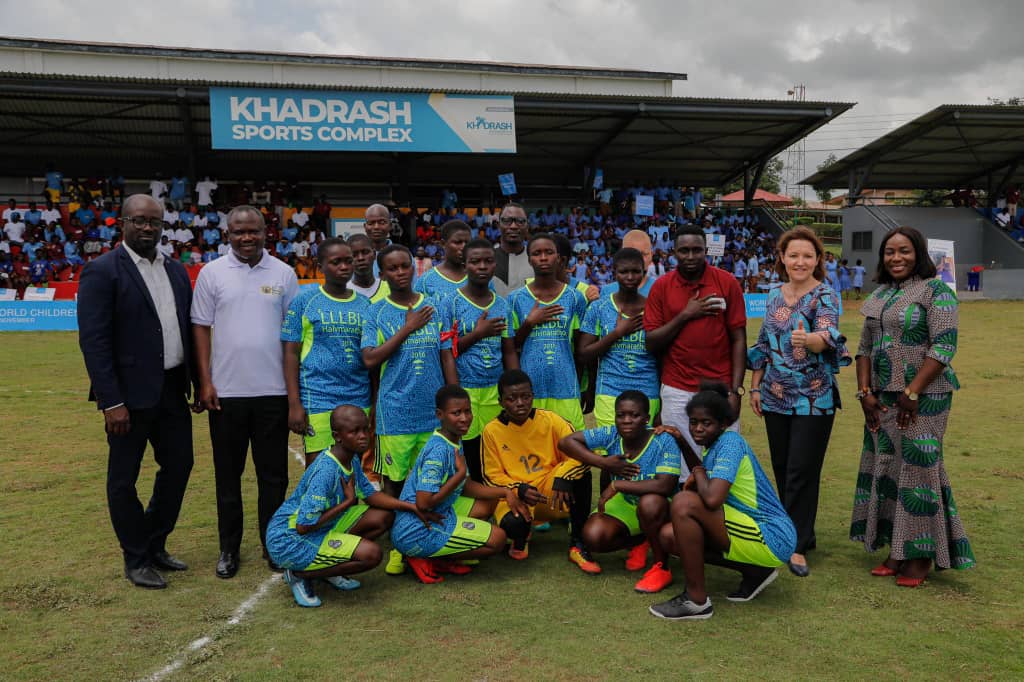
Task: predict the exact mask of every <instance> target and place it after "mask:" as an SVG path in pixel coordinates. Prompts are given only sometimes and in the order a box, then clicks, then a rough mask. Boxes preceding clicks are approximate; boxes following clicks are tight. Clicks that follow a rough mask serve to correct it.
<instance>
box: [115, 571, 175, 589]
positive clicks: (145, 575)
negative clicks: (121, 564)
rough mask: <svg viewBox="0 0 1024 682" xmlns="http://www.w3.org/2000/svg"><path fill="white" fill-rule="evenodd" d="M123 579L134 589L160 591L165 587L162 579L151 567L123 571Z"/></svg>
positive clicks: (165, 583) (165, 584)
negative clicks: (126, 579) (128, 581)
mask: <svg viewBox="0 0 1024 682" xmlns="http://www.w3.org/2000/svg"><path fill="white" fill-rule="evenodd" d="M124 577H125V578H128V580H130V581H131V583H132V585H135V586H136V587H145V588H146V589H147V590H162V589H164V588H165V587H167V582H166V581H165V580H164V577H163V576H162V575H160V574H159V573H157V570H156V569H155V568H153V567H152V566H143V567H142V568H126V569H124Z"/></svg>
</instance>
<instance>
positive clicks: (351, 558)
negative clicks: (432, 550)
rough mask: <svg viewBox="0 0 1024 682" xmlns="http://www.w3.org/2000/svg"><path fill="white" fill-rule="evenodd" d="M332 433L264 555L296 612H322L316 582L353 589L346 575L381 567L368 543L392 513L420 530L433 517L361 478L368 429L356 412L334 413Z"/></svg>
mask: <svg viewBox="0 0 1024 682" xmlns="http://www.w3.org/2000/svg"><path fill="white" fill-rule="evenodd" d="M331 432H332V437H333V438H334V441H335V444H334V445H333V446H332V447H331V448H329V449H326V450H324V451H323V452H322V453H320V455H319V456H318V457H317V458H316V459H314V460H313V462H312V464H310V466H309V468H308V469H306V473H305V474H303V476H302V480H300V481H299V485H298V486H297V487H296V488H295V491H294V492H293V493H292V494H291V496H290V497H289V498H288V499H287V500H285V502H284V504H282V505H281V508H280V509H278V510H277V512H276V513H275V514H274V516H273V517H272V518H271V519H270V523H269V525H268V527H267V551H268V552H269V554H270V558H271V559H272V560H273V561H274V562H275V563H277V564H278V565H279V566H281V567H282V568H284V569H285V572H284V579H285V581H286V582H287V583H288V584H289V585H290V586H291V588H292V595H293V596H294V597H295V603H296V604H298V605H299V606H309V607H312V606H320V598H319V597H317V596H316V592H315V590H314V588H313V580H315V579H317V578H319V579H323V580H325V581H327V582H328V583H330V584H331V585H332V586H334V587H335V588H337V589H339V590H354V589H356V588H358V587H359V582H358V581H356V580H352V579H350V578H347V577H346V576H349V575H353V574H355V573H363V572H364V571H369V570H370V569H372V568H374V567H375V566H377V564H379V563H380V561H381V557H382V552H381V548H380V546H379V545H377V543H375V542H373V539H374V538H376V537H379V536H380V535H383V534H384V533H385V532H387V530H388V528H390V527H391V523H392V521H393V520H394V512H395V511H397V510H404V511H405V512H408V513H409V514H410V515H412V516H413V518H415V519H416V520H417V522H418V523H419V524H420V525H425V524H426V523H428V522H430V521H433V520H437V518H438V517H436V516H435V515H433V514H431V513H429V512H426V511H423V512H421V511H420V510H419V509H417V508H416V506H415V505H412V504H409V503H408V502H402V501H399V500H396V499H395V498H394V497H391V496H390V495H387V494H385V493H382V492H380V491H378V490H377V489H376V488H375V487H374V486H373V484H372V483H370V481H369V480H368V479H367V478H366V475H365V474H364V473H363V470H362V466H361V465H360V462H359V455H358V453H360V452H363V451H364V450H366V446H367V444H368V442H369V439H370V428H369V422H368V421H367V418H366V414H365V413H364V412H363V410H362V409H361V408H359V407H356V406H355V405H341V406H339V407H338V408H336V409H335V410H334V411H333V412H332V413H331Z"/></svg>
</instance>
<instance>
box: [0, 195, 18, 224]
mask: <svg viewBox="0 0 1024 682" xmlns="http://www.w3.org/2000/svg"><path fill="white" fill-rule="evenodd" d="M14 213H17V214H18V215H21V211H19V210H18V202H17V201H16V200H15V199H14V197H11V198H10V199H8V200H7V208H5V209H4V211H3V213H0V218H3V222H4V224H5V225H6V224H7V223H9V222H11V215H12V214H14Z"/></svg>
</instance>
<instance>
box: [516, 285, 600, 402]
mask: <svg viewBox="0 0 1024 682" xmlns="http://www.w3.org/2000/svg"><path fill="white" fill-rule="evenodd" d="M537 303H540V304H541V305H542V306H551V305H560V306H562V308H563V312H562V314H561V315H559V316H558V317H557V318H556V319H554V320H552V321H550V322H545V323H544V324H540V325H537V326H536V327H534V328H533V329H531V330H530V335H529V336H528V337H527V339H526V342H525V343H524V344H523V349H522V353H521V355H520V357H519V366H520V368H521V369H522V370H523V371H524V372H526V373H527V374H528V375H530V379H531V380H532V381H533V395H534V397H535V398H540V399H544V398H556V399H560V400H564V399H571V398H576V399H578V398H579V397H580V385H579V381H578V379H577V377H576V359H575V356H574V352H573V351H574V349H573V334H574V333H575V331H576V330H577V329H579V328H580V322H582V320H583V316H584V314H585V313H586V310H587V299H586V298H585V297H584V296H583V294H581V293H580V292H578V291H576V290H575V289H573V288H572V287H570V286H569V285H567V284H563V285H562V291H561V293H559V295H558V296H557V297H555V299H554V300H551V301H541V300H539V299H538V298H537V297H536V296H534V294H533V292H532V291H530V287H529V286H524V287H522V288H521V289H516V290H515V291H513V292H512V293H511V294H509V297H508V305H509V310H510V313H509V314H510V317H511V319H512V332H513V334H514V333H515V332H516V331H517V330H518V329H519V328H520V327H522V325H523V321H524V320H526V317H527V315H529V314H530V311H531V310H533V306H534V305H536V304H537Z"/></svg>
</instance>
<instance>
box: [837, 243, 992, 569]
mask: <svg viewBox="0 0 1024 682" xmlns="http://www.w3.org/2000/svg"><path fill="white" fill-rule="evenodd" d="M878 261H879V262H878V272H877V276H876V279H877V281H878V283H879V284H880V285H881V286H879V287H878V289H876V290H875V292H874V293H873V294H872V295H871V296H870V297H869V298H868V299H867V300H866V301H865V302H864V305H863V307H862V308H861V314H862V315H864V317H865V320H864V328H863V330H862V331H861V339H860V346H859V348H858V350H857V385H858V386H859V387H860V388H859V390H858V391H857V398H858V399H859V400H860V402H861V406H862V407H863V409H864V419H865V428H864V452H863V455H862V457H861V464H860V472H859V474H858V476H857V490H856V493H855V496H854V505H853V522H852V524H851V526H850V537H851V539H853V540H856V541H859V542H863V543H864V546H865V548H866V549H867V550H868V551H869V552H872V551H874V550H876V549H878V548H880V547H882V546H884V545H889V557H888V558H887V559H886V560H885V561H884V562H883V563H882V564H881V565H879V566H877V567H876V568H875V569H873V570H872V571H871V573H872V575H876V576H893V575H895V576H897V578H896V583H897V584H898V585H901V586H904V587H917V586H918V585H920V584H921V583H922V582H923V581H924V579H925V577H926V576H927V575H928V572H929V570H930V568H931V565H932V563H934V564H935V567H936V568H937V569H940V570H941V569H945V568H959V569H963V568H970V567H971V566H973V565H974V553H973V552H972V551H971V545H970V543H969V542H968V540H967V535H966V534H965V533H964V528H963V524H961V522H960V516H959V514H958V513H957V508H956V504H955V503H954V501H953V491H952V489H951V488H950V485H949V477H948V476H947V475H946V468H945V466H944V465H943V459H942V437H943V434H944V433H945V431H946V419H947V417H948V416H949V409H950V406H951V405H952V400H953V391H955V390H956V389H958V388H959V387H960V383H959V382H958V381H957V378H956V374H954V373H953V368H952V367H951V366H950V361H952V359H953V355H954V354H955V353H956V343H957V299H956V294H955V293H954V292H953V291H952V290H951V289H950V288H949V287H948V286H947V285H946V284H944V283H943V282H942V281H941V280H939V279H937V278H936V277H935V266H934V264H933V263H932V260H931V258H929V257H928V248H927V245H926V242H925V239H924V237H923V236H921V233H920V232H918V231H917V230H915V229H913V228H911V227H899V228H896V229H895V230H893V231H891V232H889V233H888V234H887V235H886V236H885V238H884V239H883V240H882V244H881V246H880V247H879V249H878Z"/></svg>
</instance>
